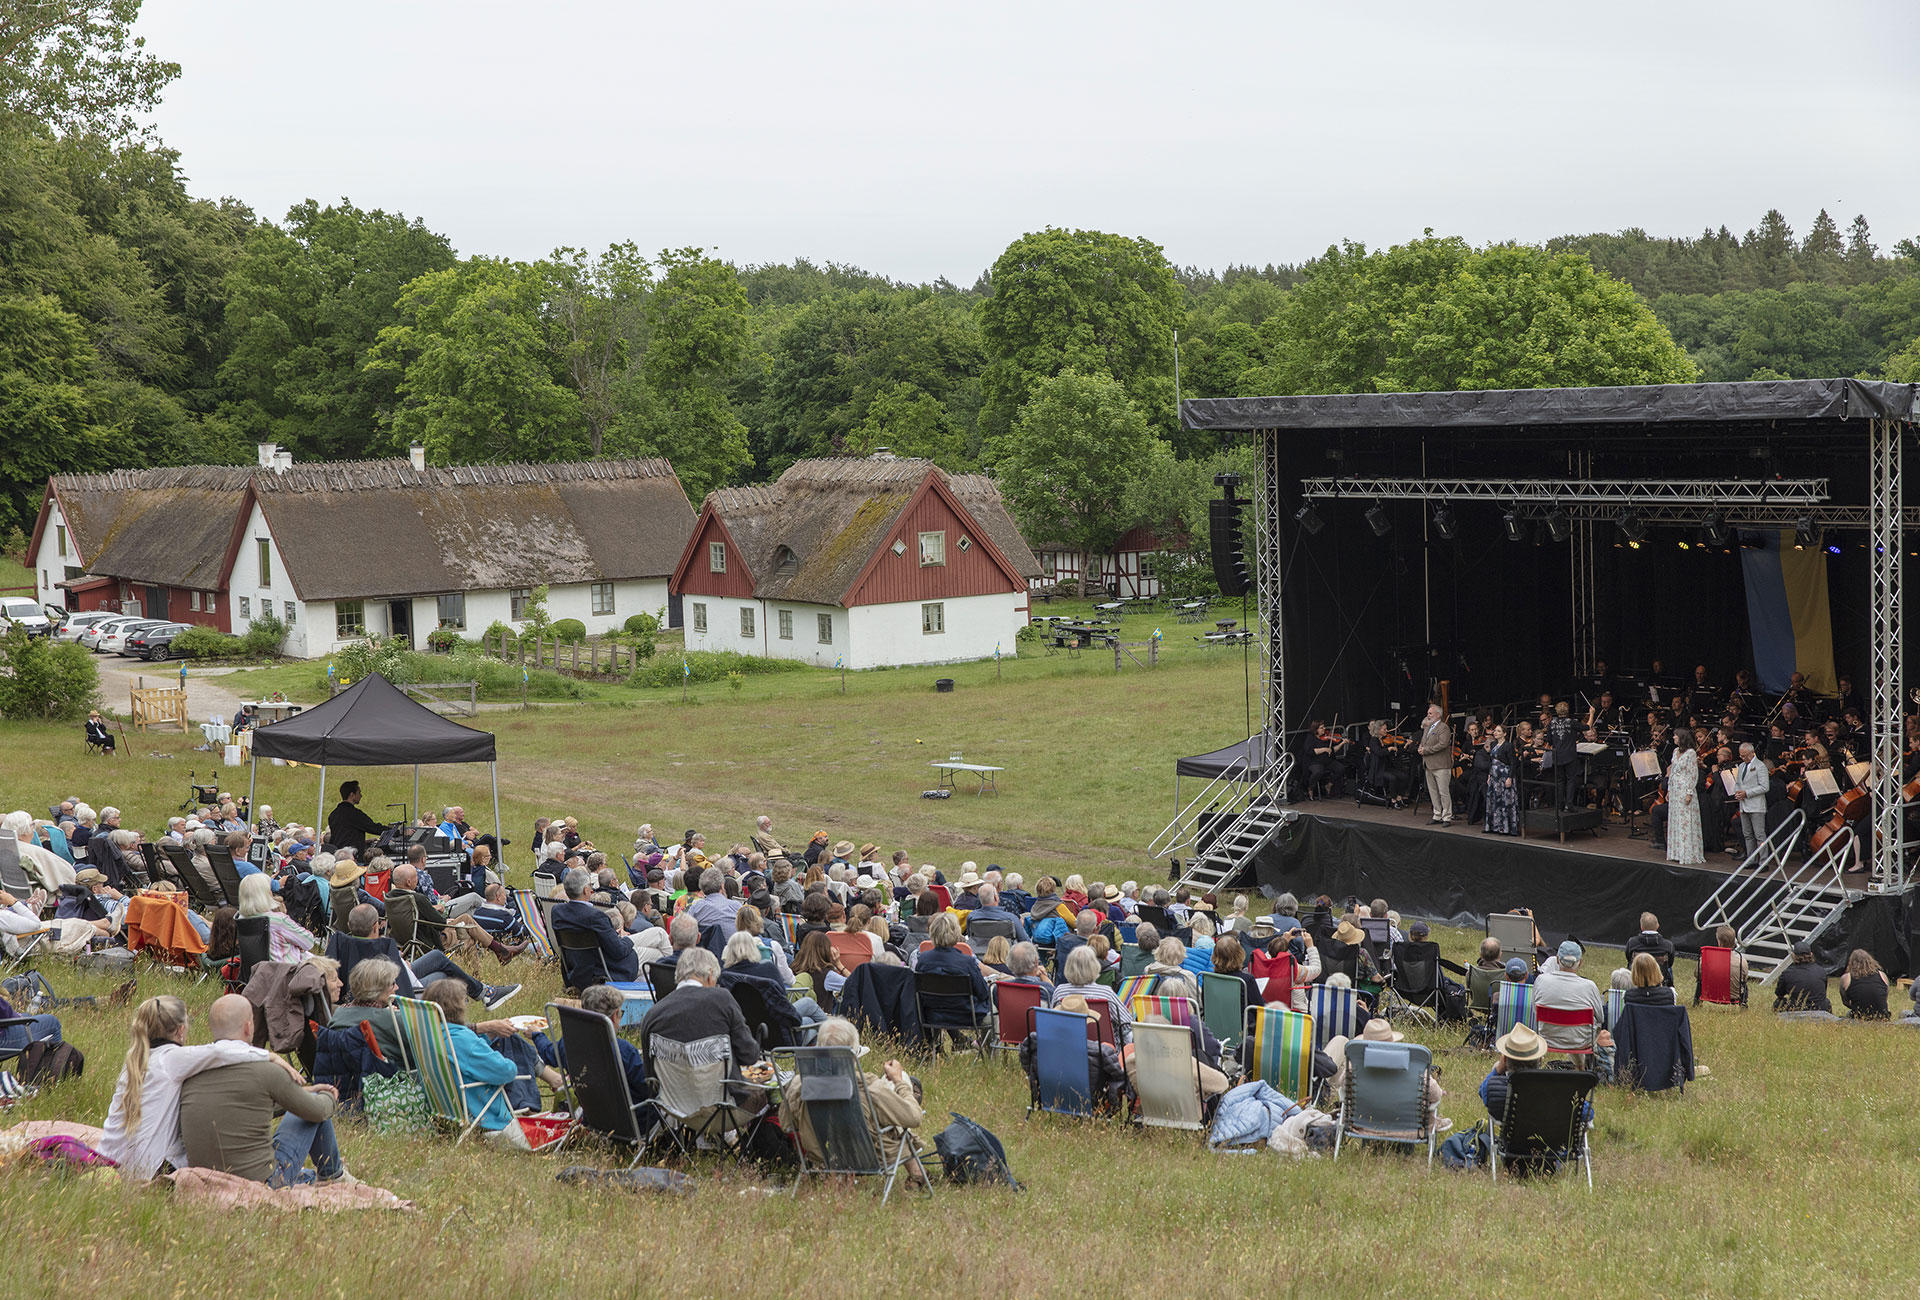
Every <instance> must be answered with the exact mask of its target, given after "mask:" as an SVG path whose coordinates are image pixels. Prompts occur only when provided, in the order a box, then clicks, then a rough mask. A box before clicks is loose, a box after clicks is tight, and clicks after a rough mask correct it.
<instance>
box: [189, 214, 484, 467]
mask: <svg viewBox="0 0 1920 1300" xmlns="http://www.w3.org/2000/svg"><path fill="white" fill-rule="evenodd" d="M453 265H454V256H453V249H452V246H451V245H450V244H449V243H448V242H447V239H446V237H445V236H444V235H439V234H436V233H434V232H433V231H431V230H428V229H427V228H426V226H425V225H423V224H422V223H421V222H420V221H419V220H417V219H416V220H413V221H409V220H408V219H407V218H406V217H405V216H404V215H403V214H401V213H397V212H395V213H389V212H383V211H381V210H379V209H377V208H376V209H373V210H372V211H363V210H362V209H360V208H357V207H355V206H354V205H353V204H351V203H349V202H346V201H345V200H342V201H341V203H340V204H339V205H338V206H332V205H329V206H327V207H321V206H320V205H319V204H318V203H315V202H314V201H313V200H311V199H309V200H307V201H306V202H304V203H300V204H297V205H296V206H294V207H293V208H292V209H291V210H289V211H288V213H287V219H286V223H285V226H284V228H282V227H279V226H273V225H267V224H263V225H261V226H259V227H256V228H255V229H254V230H253V231H252V232H251V233H250V234H249V235H248V237H247V240H246V243H245V246H244V248H243V249H242V251H241V254H240V256H239V258H238V260H237V262H236V263H235V266H234V269H233V273H232V274H231V275H230V276H229V277H228V279H227V282H226V286H225V288H226V293H227V298H228V302H227V306H226V316H225V323H226V329H227V331H228V333H229V335H230V337H231V340H232V344H231V350H230V352H229V353H228V356H227V359H226V361H225V364H224V365H223V366H222V367H221V370H220V382H221V388H222V392H223V395H224V397H225V399H226V403H225V405H224V406H223V408H222V410H223V414H224V415H225V416H226V418H227V419H229V420H230V421H231V422H232V423H233V424H234V426H235V427H236V428H238V429H239V430H241V431H242V436H243V437H244V438H245V439H246V440H248V441H255V442H278V443H280V444H281V445H283V446H285V447H287V448H288V449H289V450H291V451H292V452H293V453H294V455H295V456H297V457H299V458H300V459H303V460H306V459H313V460H342V459H357V458H361V457H365V456H369V455H372V454H374V452H375V450H376V448H377V446H378V445H379V444H380V441H381V429H380V426H381V421H382V419H383V418H385V417H387V416H388V415H390V414H391V413H392V412H393V410H394V408H395V407H396V405H397V404H398V394H397V391H396V389H397V385H398V383H399V379H400V375H399V373H398V372H397V371H395V370H393V369H390V368H387V367H381V366H368V365H366V364H365V362H366V360H367V354H368V353H369V351H370V350H371V349H372V348H373V346H374V343H375V341H376V340H377V339H378V338H379V337H380V332H381V331H382V330H384V329H386V328H388V327H389V326H392V325H395V324H398V323H399V321H400V308H399V301H400V294H401V291H402V290H403V289H405V288H406V287H407V286H408V285H409V284H411V283H412V282H413V281H415V280H416V279H418V278H419V277H420V276H422V275H425V274H427V273H428V272H430V271H444V270H446V269H448V268H450V267H452V266H453Z"/></svg>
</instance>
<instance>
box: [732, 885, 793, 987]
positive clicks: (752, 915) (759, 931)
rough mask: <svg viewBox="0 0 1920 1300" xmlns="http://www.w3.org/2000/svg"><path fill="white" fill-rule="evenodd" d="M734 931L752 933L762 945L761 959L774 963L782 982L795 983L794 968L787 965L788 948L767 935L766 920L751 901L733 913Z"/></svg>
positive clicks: (789, 984) (786, 983) (736, 932)
mask: <svg viewBox="0 0 1920 1300" xmlns="http://www.w3.org/2000/svg"><path fill="white" fill-rule="evenodd" d="M733 932H734V933H735V934H750V935H752V936H753V938H754V942H756V943H758V944H759V945H760V953H761V960H763V961H770V962H772V963H773V968H774V969H775V970H776V971H778V972H780V982H781V983H782V984H785V985H788V986H791V985H792V984H793V969H792V967H790V966H788V965H787V954H786V950H785V949H784V948H782V947H781V946H780V944H779V943H778V942H777V941H776V940H773V939H769V938H768V937H767V931H766V921H765V919H764V918H762V917H761V915H760V909H759V908H757V907H755V906H754V905H753V904H751V903H742V904H741V905H740V910H739V911H737V912H735V913H734V914H733Z"/></svg>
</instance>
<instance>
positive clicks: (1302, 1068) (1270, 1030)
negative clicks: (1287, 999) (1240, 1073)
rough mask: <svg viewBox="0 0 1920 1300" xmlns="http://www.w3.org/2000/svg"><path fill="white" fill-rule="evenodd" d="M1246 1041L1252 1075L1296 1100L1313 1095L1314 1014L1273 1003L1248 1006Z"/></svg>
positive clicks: (1246, 1055) (1247, 1061)
mask: <svg viewBox="0 0 1920 1300" xmlns="http://www.w3.org/2000/svg"><path fill="white" fill-rule="evenodd" d="M1245 1041H1246V1044H1247V1050H1246V1052H1245V1053H1244V1056H1245V1060H1246V1063H1247V1074H1248V1076H1249V1077H1250V1078H1253V1079H1258V1080H1260V1081H1261V1082H1263V1083H1265V1084H1266V1085H1267V1086H1268V1087H1270V1088H1272V1089H1273V1090H1274V1091H1276V1092H1279V1093H1282V1094H1284V1095H1285V1096H1287V1097H1289V1098H1291V1099H1292V1100H1294V1101H1301V1102H1304V1101H1307V1100H1310V1099H1311V1098H1312V1096H1313V1093H1314V1086H1313V1053H1314V1046H1313V1017H1312V1016H1309V1015H1306V1014H1305V1013H1303V1012H1299V1011H1294V1010H1291V1009H1289V1008H1287V1007H1281V1006H1275V1005H1273V1004H1271V1003H1268V1004H1265V1005H1262V1006H1257V1007H1248V1008H1247V1016H1246V1040H1245Z"/></svg>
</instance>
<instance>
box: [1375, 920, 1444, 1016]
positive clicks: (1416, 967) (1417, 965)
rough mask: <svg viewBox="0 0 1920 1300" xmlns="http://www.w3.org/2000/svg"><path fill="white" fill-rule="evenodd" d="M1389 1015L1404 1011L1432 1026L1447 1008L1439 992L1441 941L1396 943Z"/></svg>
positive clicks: (1406, 1014)
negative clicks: (1438, 942) (1439, 942)
mask: <svg viewBox="0 0 1920 1300" xmlns="http://www.w3.org/2000/svg"><path fill="white" fill-rule="evenodd" d="M1388 987H1389V990H1390V992H1391V996H1390V997H1389V999H1388V1002H1387V1009H1388V1013H1389V1015H1394V1014H1398V1015H1403V1016H1406V1017H1407V1018H1409V1019H1411V1020H1413V1021H1415V1022H1416V1023H1418V1024H1421V1025H1424V1026H1426V1027H1427V1028H1432V1027H1433V1026H1435V1025H1437V1024H1438V1023H1439V1021H1440V1014H1441V1012H1442V1011H1443V1010H1444V1004H1443V1003H1442V1000H1441V996H1440V945H1439V944H1437V943H1432V942H1428V943H1414V942H1413V941H1411V940H1403V941H1402V942H1400V943H1396V944H1395V945H1393V972H1392V975H1391V978H1390V980H1389V985H1388Z"/></svg>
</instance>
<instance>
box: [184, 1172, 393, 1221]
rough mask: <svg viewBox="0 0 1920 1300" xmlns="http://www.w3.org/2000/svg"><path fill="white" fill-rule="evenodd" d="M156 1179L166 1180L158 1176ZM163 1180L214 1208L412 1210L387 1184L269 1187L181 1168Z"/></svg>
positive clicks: (190, 1200) (188, 1199) (190, 1201)
mask: <svg viewBox="0 0 1920 1300" xmlns="http://www.w3.org/2000/svg"><path fill="white" fill-rule="evenodd" d="M154 1181H155V1182H160V1181H163V1180H161V1179H155V1180H154ZM164 1181H169V1182H171V1183H172V1184H173V1196H174V1199H175V1200H176V1201H178V1202H179V1203H180V1204H182V1205H193V1206H205V1207H207V1208H209V1209H214V1210H254V1209H260V1210H326V1211H329V1212H333V1211H338V1210H412V1209H414V1208H415V1206H414V1204H413V1202H412V1201H403V1200H401V1199H400V1198H399V1197H397V1196H395V1195H394V1194H393V1193H392V1192H390V1191H388V1190H386V1189H385V1188H384V1187H370V1186H368V1185H367V1184H366V1183H360V1184H357V1185H355V1186H353V1187H342V1186H340V1185H339V1184H338V1183H318V1184H314V1183H309V1184H307V1185H305V1186H301V1187H269V1186H267V1185H266V1184H265V1183H256V1182H254V1181H253V1180H252V1179H250V1178H242V1177H240V1176H239V1175H238V1174H223V1173H220V1172H219V1171H218V1170H214V1169H182V1170H180V1171H178V1172H177V1173H174V1174H170V1175H168V1176H167V1179H166V1180H164Z"/></svg>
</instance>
